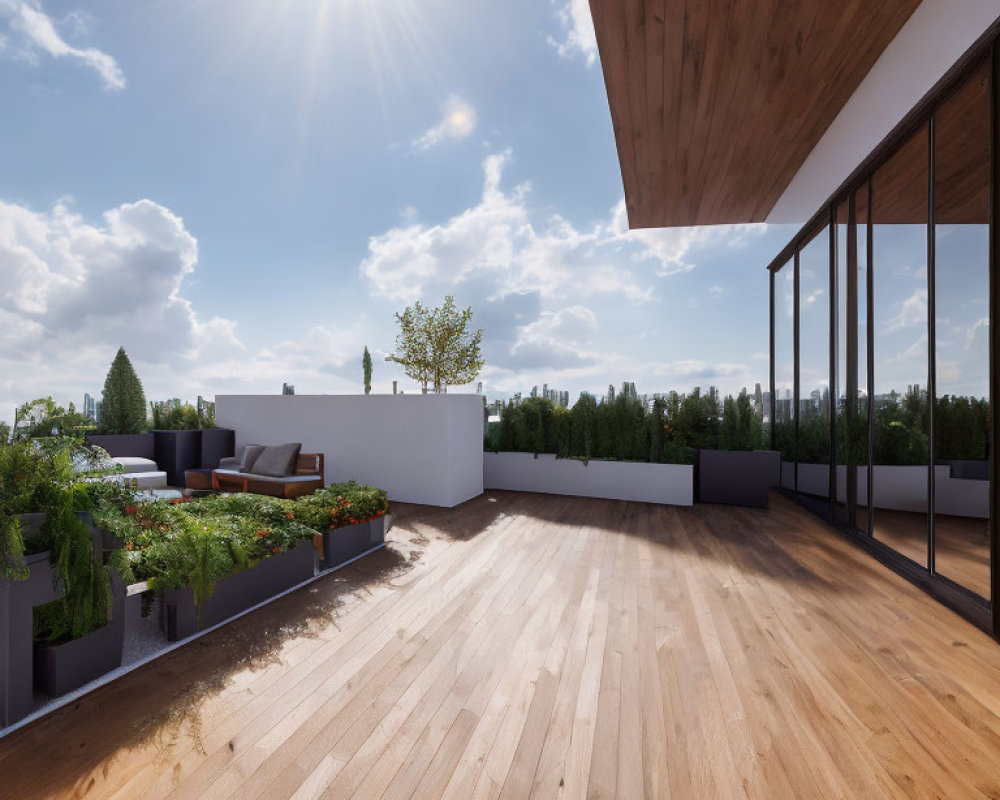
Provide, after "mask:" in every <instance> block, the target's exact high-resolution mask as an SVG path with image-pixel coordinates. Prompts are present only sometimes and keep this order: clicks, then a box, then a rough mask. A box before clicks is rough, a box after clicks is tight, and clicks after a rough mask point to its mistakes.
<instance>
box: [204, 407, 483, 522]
mask: <svg viewBox="0 0 1000 800" xmlns="http://www.w3.org/2000/svg"><path fill="white" fill-rule="evenodd" d="M215 402H216V406H215V416H216V421H217V422H218V424H219V425H221V426H224V427H226V428H232V429H234V430H235V431H236V448H237V452H239V448H240V447H242V446H243V445H245V444H280V443H282V442H302V452H303V453H323V454H324V456H325V457H326V482H327V483H333V482H340V481H346V480H351V479H354V480H356V481H358V482H360V483H366V484H368V485H370V486H377V487H378V488H380V489H385V490H386V491H388V492H389V499H390V500H399V501H401V502H404V503H423V504H425V505H432V506H446V507H451V506H456V505H458V504H459V503H464V502H465V501H466V500H470V499H472V498H473V497H477V496H479V495H481V494H482V493H483V468H482V465H483V398H482V397H481V396H479V395H469V394H443V395H420V394H413V395H411V394H406V395H392V394H388V395H386V394H380V395H375V394H373V395H367V396H366V395H333V394H322V395H302V394H296V395H220V396H218V397H216V400H215Z"/></svg>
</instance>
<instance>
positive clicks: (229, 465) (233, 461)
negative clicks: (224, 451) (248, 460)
mask: <svg viewBox="0 0 1000 800" xmlns="http://www.w3.org/2000/svg"><path fill="white" fill-rule="evenodd" d="M218 468H219V469H235V470H238V469H239V468H240V460H239V459H238V458H236V457H234V456H226V458H224V459H222V460H221V461H220V462H219V467H218Z"/></svg>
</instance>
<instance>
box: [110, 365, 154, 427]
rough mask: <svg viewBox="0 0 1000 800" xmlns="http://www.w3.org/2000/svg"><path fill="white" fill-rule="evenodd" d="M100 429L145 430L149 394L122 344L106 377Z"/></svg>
mask: <svg viewBox="0 0 1000 800" xmlns="http://www.w3.org/2000/svg"><path fill="white" fill-rule="evenodd" d="M102 397H103V400H104V405H103V407H102V409H101V430H102V431H103V432H104V433H142V432H143V431H144V430H146V427H147V425H146V394H145V392H143V390H142V381H140V380H139V376H138V375H136V374H135V370H134V369H133V368H132V362H131V361H129V360H128V356H127V355H125V348H124V347H119V348H118V354H117V355H116V356H115V360H114V361H112V362H111V369H109V370H108V377H107V378H105V380H104V392H103V393H102Z"/></svg>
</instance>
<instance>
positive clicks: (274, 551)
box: [271, 547, 281, 553]
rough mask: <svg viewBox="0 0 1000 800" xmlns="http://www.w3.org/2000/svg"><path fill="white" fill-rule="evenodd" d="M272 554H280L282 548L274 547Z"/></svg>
mask: <svg viewBox="0 0 1000 800" xmlns="http://www.w3.org/2000/svg"><path fill="white" fill-rule="evenodd" d="M271 552H272V553H280V552H281V548H280V547H272V548H271Z"/></svg>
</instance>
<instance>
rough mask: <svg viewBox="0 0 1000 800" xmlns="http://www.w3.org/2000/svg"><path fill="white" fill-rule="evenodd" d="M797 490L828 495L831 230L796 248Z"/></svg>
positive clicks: (814, 494) (825, 229)
mask: <svg viewBox="0 0 1000 800" xmlns="http://www.w3.org/2000/svg"><path fill="white" fill-rule="evenodd" d="M796 450H797V453H798V462H799V466H798V490H799V491H800V492H802V493H805V494H809V495H813V496H814V497H829V496H830V232H829V228H828V227H827V226H823V227H822V228H821V229H820V230H819V231H818V232H817V233H816V235H815V236H814V237H813V238H812V239H811V240H810V241H809V242H808V244H806V245H804V246H803V247H802V249H801V250H800V251H799V433H798V447H797V448H796Z"/></svg>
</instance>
